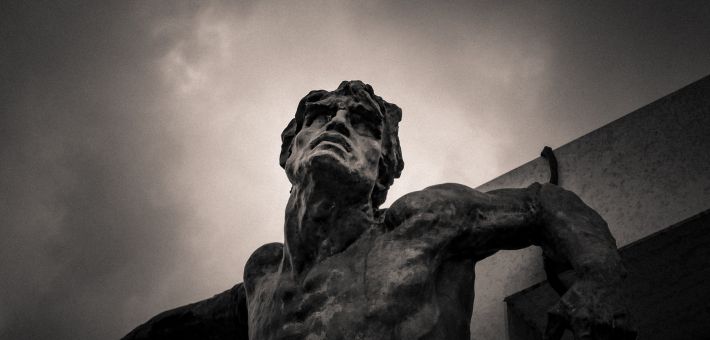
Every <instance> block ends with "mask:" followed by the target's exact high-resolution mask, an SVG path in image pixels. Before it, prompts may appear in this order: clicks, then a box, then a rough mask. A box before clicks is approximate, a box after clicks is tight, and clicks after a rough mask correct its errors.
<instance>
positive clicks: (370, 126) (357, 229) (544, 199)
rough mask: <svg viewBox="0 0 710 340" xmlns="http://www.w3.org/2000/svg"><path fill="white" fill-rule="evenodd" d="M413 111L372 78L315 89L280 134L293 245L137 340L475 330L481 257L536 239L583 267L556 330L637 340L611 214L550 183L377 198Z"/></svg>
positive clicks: (411, 335) (434, 334) (555, 313)
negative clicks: (406, 113) (403, 123)
mask: <svg viewBox="0 0 710 340" xmlns="http://www.w3.org/2000/svg"><path fill="white" fill-rule="evenodd" d="M400 119H401V110H400V108H399V107H397V106H396V105H394V104H391V103H388V102H386V101H384V100H383V99H382V98H380V97H378V96H376V95H375V94H374V92H373V90H372V87H371V86H370V85H367V84H363V83H362V82H360V81H345V82H342V83H341V84H340V86H339V87H338V88H337V89H336V90H335V91H332V92H329V91H323V90H321V91H312V92H310V93H309V94H308V95H306V96H305V97H304V98H303V99H302V100H301V102H300V103H299V105H298V109H297V110H296V117H295V118H294V119H293V120H292V121H291V123H290V124H289V125H288V127H287V128H286V129H285V130H284V132H283V134H282V141H283V145H282V150H281V156H280V164H281V166H282V167H284V169H285V170H286V174H287V176H288V178H289V181H290V182H291V184H292V188H291V196H290V199H289V201H288V205H287V207H286V217H285V230H284V232H285V242H284V244H283V245H282V244H280V243H272V244H267V245H265V246H262V247H261V248H259V249H257V250H256V251H255V252H254V253H253V254H252V256H251V258H250V259H249V260H248V262H247V264H246V267H245V269H244V283H243V284H238V285H236V286H235V287H234V288H232V289H230V290H228V291H226V292H224V293H221V294H219V295H216V296H215V297H213V298H211V299H208V300H204V301H201V302H198V303H195V304H191V305H187V306H184V307H180V308H177V309H174V310H171V311H168V312H165V313H163V314H160V315H158V316H156V317H155V318H153V319H151V320H150V321H148V322H147V323H146V324H144V325H142V326H139V327H138V328H136V329H135V330H134V331H132V332H131V333H130V334H128V335H127V336H126V339H198V338H199V339H234V338H236V339H252V340H255V339H257V340H267V339H279V340H284V339H289V340H290V339H304V340H305V339H308V340H315V339H469V337H470V331H469V324H470V321H471V313H472V308H473V307H472V306H473V299H474V293H473V282H474V270H473V268H474V264H475V263H476V261H479V260H482V259H484V258H486V257H487V256H490V255H492V254H494V253H495V252H497V251H498V250H501V249H520V248H524V247H528V246H530V245H538V246H540V247H542V248H543V250H544V254H545V256H546V257H547V258H548V259H550V261H554V262H556V263H560V264H568V265H570V266H571V267H572V268H573V269H574V274H575V275H574V276H575V277H574V280H573V281H572V282H567V285H566V286H565V289H566V292H564V294H563V295H562V296H561V298H560V301H559V303H558V304H557V305H556V306H555V307H554V309H553V310H551V311H550V314H549V320H550V323H549V327H548V330H547V335H546V336H547V337H549V338H551V339H552V338H559V337H560V336H561V334H562V332H563V331H564V329H565V328H570V329H571V330H572V331H573V333H574V334H575V337H576V338H577V339H633V338H634V337H635V333H634V332H633V331H631V330H630V327H629V325H628V312H627V309H626V306H625V304H624V303H623V301H624V299H623V294H622V293H621V282H622V277H623V276H624V268H623V266H622V264H621V262H620V258H619V255H618V253H617V250H616V245H615V241H614V238H613V237H612V235H611V234H610V232H609V230H608V228H607V225H606V223H605V222H604V220H603V219H602V218H601V217H600V216H599V215H598V214H597V213H596V212H594V211H593V210H592V209H591V208H589V207H588V206H586V205H585V204H584V203H583V202H582V201H581V200H580V199H579V198H578V197H577V196H576V195H575V194H573V193H571V192H569V191H566V190H564V189H561V188H559V187H557V186H555V185H552V184H538V183H535V184H532V185H531V186H529V187H527V188H524V189H504V190H495V191H491V192H487V193H482V192H478V191H476V190H474V189H471V188H469V187H466V186H464V185H460V184H442V185H436V186H433V187H429V188H426V189H424V190H422V191H417V192H414V193H410V194H408V195H405V196H404V197H402V198H400V199H398V200H397V201H395V202H394V203H393V204H392V206H391V207H390V208H389V209H378V207H379V205H380V204H382V203H383V202H384V201H385V197H386V195H387V190H388V189H389V187H390V185H391V184H392V182H393V180H394V178H397V177H399V175H400V173H401V171H402V169H403V162H402V154H401V150H400V146H399V139H398V136H397V130H398V123H399V121H400Z"/></svg>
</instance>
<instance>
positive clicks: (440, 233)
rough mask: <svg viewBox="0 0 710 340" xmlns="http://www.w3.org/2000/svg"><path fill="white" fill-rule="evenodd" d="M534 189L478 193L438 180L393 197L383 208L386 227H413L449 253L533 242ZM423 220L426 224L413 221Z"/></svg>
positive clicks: (480, 252) (478, 251) (471, 252)
mask: <svg viewBox="0 0 710 340" xmlns="http://www.w3.org/2000/svg"><path fill="white" fill-rule="evenodd" d="M536 190H537V187H535V186H531V187H529V188H525V189H504V190H496V191H491V192H487V193H482V192H479V191H477V190H474V189H471V188H469V187H466V186H464V185H459V184H441V185H437V186H433V187H429V188H426V189H424V190H422V191H417V192H414V193H411V194H408V195H405V196H404V197H402V198H400V199H399V200H397V201H396V202H395V203H394V204H392V206H391V207H390V209H389V210H388V212H387V215H386V217H385V224H386V225H387V226H388V227H389V228H390V229H393V228H395V227H396V228H405V229H407V228H415V230H414V232H413V233H412V236H417V235H419V236H421V237H425V236H426V237H430V238H432V240H433V241H435V242H439V243H440V244H441V245H442V250H447V251H449V252H452V255H459V254H462V255H470V256H476V257H480V256H484V255H488V254H491V253H492V252H495V251H498V250H501V249H517V248H522V247H526V246H529V245H531V244H534V243H535V237H536V235H537V233H536V223H535V222H536V218H537V210H536V203H535V192H536ZM422 219H426V220H428V221H430V223H428V224H427V223H417V222H418V221H419V220H422Z"/></svg>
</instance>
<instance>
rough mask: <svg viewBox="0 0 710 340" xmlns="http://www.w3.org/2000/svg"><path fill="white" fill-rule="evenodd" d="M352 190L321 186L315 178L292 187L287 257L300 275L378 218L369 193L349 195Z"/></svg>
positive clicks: (348, 241) (339, 248)
mask: <svg viewBox="0 0 710 340" xmlns="http://www.w3.org/2000/svg"><path fill="white" fill-rule="evenodd" d="M352 192H353V191H352V190H349V189H348V188H335V187H334V186H333V185H329V186H327V187H325V188H324V187H319V186H318V185H317V184H316V183H315V182H314V181H308V183H306V184H305V185H295V186H294V187H293V188H292V189H291V197H290V198H289V202H288V205H287V207H286V223H285V252H286V254H285V255H286V257H285V260H286V261H288V262H289V263H288V264H290V267H291V269H292V270H293V272H294V273H295V274H296V275H297V276H300V274H302V273H307V272H308V270H309V269H310V268H311V267H312V266H313V264H315V263H318V262H321V261H323V260H324V259H326V258H328V257H330V256H332V255H334V254H337V253H340V252H342V251H343V250H345V249H346V248H347V247H348V246H349V245H350V244H352V243H353V242H354V241H355V240H356V239H357V238H358V237H359V236H360V235H362V233H363V232H364V231H365V230H366V229H367V228H368V227H369V226H370V225H371V224H372V222H373V221H374V218H373V208H372V204H371V201H370V196H369V194H368V195H362V194H361V195H357V196H358V197H354V196H353V195H348V193H352ZM363 196H364V199H362V197H363ZM288 264H287V265H288Z"/></svg>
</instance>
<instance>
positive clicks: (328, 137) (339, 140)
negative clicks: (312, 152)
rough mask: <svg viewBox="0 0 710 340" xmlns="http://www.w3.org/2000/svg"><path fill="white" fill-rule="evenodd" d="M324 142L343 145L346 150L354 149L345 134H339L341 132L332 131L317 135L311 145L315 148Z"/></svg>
mask: <svg viewBox="0 0 710 340" xmlns="http://www.w3.org/2000/svg"><path fill="white" fill-rule="evenodd" d="M322 142H328V143H331V144H335V145H338V146H341V147H342V148H343V149H345V151H346V152H350V151H352V149H353V148H352V146H350V143H349V142H348V140H347V138H345V136H343V135H341V134H339V133H332V132H324V133H323V134H321V135H320V136H318V137H316V139H314V140H313V141H312V142H311V143H310V145H309V147H310V148H311V149H314V148H315V147H316V146H318V145H319V144H321V143H322Z"/></svg>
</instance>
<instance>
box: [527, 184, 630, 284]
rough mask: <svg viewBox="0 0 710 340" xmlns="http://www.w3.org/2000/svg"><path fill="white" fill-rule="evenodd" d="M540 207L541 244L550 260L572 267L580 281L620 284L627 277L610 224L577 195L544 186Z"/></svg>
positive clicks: (541, 190)
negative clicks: (591, 280) (619, 280)
mask: <svg viewBox="0 0 710 340" xmlns="http://www.w3.org/2000/svg"><path fill="white" fill-rule="evenodd" d="M537 205H538V215H539V216H538V218H537V220H538V223H537V224H538V226H537V228H539V234H540V239H539V242H540V245H541V246H542V248H543V250H544V252H545V255H546V256H547V257H548V258H550V259H551V260H553V261H556V262H561V263H568V264H569V265H570V266H571V267H572V268H573V269H574V272H575V274H576V276H577V277H579V278H595V277H599V279H603V280H616V279H620V278H621V277H622V276H623V275H624V268H623V266H622V264H621V259H620V257H619V254H618V251H617V248H616V241H615V240H614V237H613V236H612V235H611V233H610V231H609V228H608V227H607V224H606V222H605V221H604V220H603V219H602V218H601V216H599V214H597V213H596V212H595V211H594V210H593V209H591V208H590V207H588V206H587V205H586V204H584V202H582V200H581V199H580V198H579V197H577V195H575V194H573V193H572V192H569V191H567V190H564V189H561V188H559V187H556V186H553V185H541V186H540V187H539V193H538V196H537Z"/></svg>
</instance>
